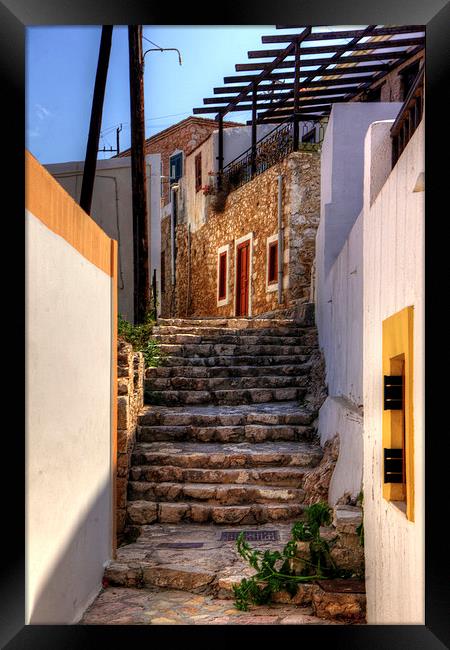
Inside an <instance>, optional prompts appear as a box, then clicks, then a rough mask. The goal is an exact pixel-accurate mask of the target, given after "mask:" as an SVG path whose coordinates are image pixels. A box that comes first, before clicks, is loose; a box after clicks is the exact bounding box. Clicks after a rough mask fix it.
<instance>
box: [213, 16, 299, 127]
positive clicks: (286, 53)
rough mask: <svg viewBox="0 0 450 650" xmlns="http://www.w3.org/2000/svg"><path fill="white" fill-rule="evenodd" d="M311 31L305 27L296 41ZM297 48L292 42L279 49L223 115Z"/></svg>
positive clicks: (226, 108)
mask: <svg viewBox="0 0 450 650" xmlns="http://www.w3.org/2000/svg"><path fill="white" fill-rule="evenodd" d="M310 33H311V26H307V27H305V29H304V31H303V34H301V35H300V36H299V37H297V39H296V42H300V41H301V40H302V39H303V38H306V37H307V36H308V35H309V34H310ZM294 49H295V44H294V43H290V44H289V45H288V46H287V47H286V48H285V49H284V50H279V54H278V55H277V56H276V58H275V59H274V60H273V61H272V63H270V64H269V65H268V66H267V67H266V68H265V69H264V70H263V71H262V72H261V73H260V74H259V75H258V76H257V77H256V78H255V79H254V81H253V82H252V83H250V84H249V85H248V87H247V89H246V90H243V91H242V92H240V93H239V95H238V96H237V97H236V99H234V100H233V101H232V102H230V104H229V105H228V106H227V107H225V109H223V115H225V114H226V113H228V111H229V110H231V108H232V107H233V106H234V105H235V104H236V103H238V102H240V101H241V100H242V99H244V98H245V97H246V96H247V95H248V93H249V92H250V91H251V90H252V89H253V87H254V84H255V83H256V84H258V83H259V82H260V81H262V80H263V79H264V78H265V77H266V76H267V75H268V74H269V73H270V72H272V70H274V69H275V68H276V67H277V66H278V64H279V63H281V62H282V61H283V60H284V59H285V58H286V57H287V56H289V54H290V53H291V52H292V51H293V50H294Z"/></svg>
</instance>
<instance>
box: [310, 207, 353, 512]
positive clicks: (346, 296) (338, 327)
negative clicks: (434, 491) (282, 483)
mask: <svg viewBox="0 0 450 650" xmlns="http://www.w3.org/2000/svg"><path fill="white" fill-rule="evenodd" d="M362 220H363V216H362V214H361V215H360V216H359V218H358V219H357V221H356V222H355V224H354V226H353V228H352V230H351V231H350V235H349V237H348V239H347V241H346V242H345V244H344V247H343V249H342V251H341V252H340V254H339V255H338V257H337V259H336V261H335V262H334V264H333V266H332V267H331V270H330V272H329V274H328V275H327V276H326V277H325V278H324V277H323V275H321V276H320V285H319V288H320V297H321V300H320V301H318V302H317V303H316V310H317V311H316V313H317V320H318V322H319V323H320V328H319V334H320V337H319V341H320V345H321V348H322V350H323V353H324V356H325V361H326V383H327V386H328V397H327V399H326V400H325V402H324V404H323V405H322V407H321V409H320V411H319V433H320V440H321V444H322V445H323V444H324V443H325V442H326V441H327V440H329V439H330V438H332V437H333V436H334V435H336V434H338V435H339V440H340V450H339V459H338V462H337V463H336V468H335V471H334V473H333V477H332V480H331V483H330V489H329V502H330V503H331V504H332V505H335V504H336V502H337V501H338V499H339V498H340V497H342V496H343V495H344V494H345V493H347V494H350V495H351V496H352V497H356V496H357V495H358V494H359V492H360V491H361V488H362V470H363V420H362V298H363V293H362V292H363V266H362V250H363V242H362V232H363V224H362ZM321 225H322V224H321ZM324 230H325V229H324V228H323V227H322V228H319V231H318V234H317V239H316V246H317V249H316V256H317V257H316V264H320V265H321V266H322V264H323V254H324V241H323V238H324Z"/></svg>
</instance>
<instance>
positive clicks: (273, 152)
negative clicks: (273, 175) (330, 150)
mask: <svg viewBox="0 0 450 650" xmlns="http://www.w3.org/2000/svg"><path fill="white" fill-rule="evenodd" d="M300 127H301V134H300V139H301V141H300V142H299V145H298V151H320V145H321V143H322V140H323V137H324V133H325V127H326V123H325V122H324V121H311V122H301V123H300ZM292 151H294V124H293V122H287V123H282V124H280V125H278V126H277V127H276V128H275V129H273V130H272V131H270V133H268V134H267V135H266V136H264V138H261V140H259V141H258V142H257V144H256V150H254V149H253V147H250V148H249V149H247V150H246V151H244V152H243V153H242V154H240V155H239V156H238V157H237V158H235V159H234V160H232V161H231V162H230V163H228V165H226V167H224V169H223V172H222V175H221V178H220V177H219V183H221V186H222V188H223V189H225V190H226V191H227V192H229V191H232V190H235V189H237V188H238V187H240V186H241V185H244V184H245V183H247V182H248V181H251V180H252V178H255V176H258V175H259V174H262V172H265V171H266V169H269V168H270V167H272V166H273V165H275V164H276V163H278V162H281V161H282V160H283V159H284V158H286V156H287V155H288V154H290V153H291V152H292Z"/></svg>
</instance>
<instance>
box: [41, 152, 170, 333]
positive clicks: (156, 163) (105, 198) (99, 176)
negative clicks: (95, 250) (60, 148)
mask: <svg viewBox="0 0 450 650" xmlns="http://www.w3.org/2000/svg"><path fill="white" fill-rule="evenodd" d="M146 163H147V164H146V174H147V205H148V217H149V223H148V226H149V240H150V250H149V274H150V284H151V282H152V277H153V269H155V268H156V278H157V286H158V305H161V286H160V284H161V275H160V266H161V172H160V169H161V156H160V154H148V155H147V156H146ZM45 167H46V169H47V170H48V171H49V172H50V174H52V175H53V176H54V177H55V178H56V180H57V181H58V182H59V183H60V184H61V185H62V186H63V187H64V189H65V190H66V191H67V192H68V193H69V194H70V195H71V196H72V197H73V198H74V199H75V200H76V201H79V198H80V192H81V185H82V181H83V167H84V162H83V161H81V162H67V163H56V164H51V165H45ZM116 191H117V200H116ZM91 217H92V218H93V219H94V221H95V222H96V223H98V225H99V226H100V227H101V228H102V229H103V230H104V231H105V232H106V234H107V235H108V236H109V237H111V238H112V239H116V240H117V241H118V244H119V313H121V314H122V315H123V316H124V317H125V318H126V319H127V320H129V321H132V320H133V313H134V306H133V305H134V302H133V301H134V299H133V286H134V274H133V206H132V190H131V158H130V157H123V158H110V159H108V160H98V161H97V171H96V175H95V183H94V192H93V197H92V211H91Z"/></svg>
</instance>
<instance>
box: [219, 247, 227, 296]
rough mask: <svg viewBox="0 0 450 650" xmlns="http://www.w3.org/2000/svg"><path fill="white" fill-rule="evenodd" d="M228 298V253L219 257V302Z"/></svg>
mask: <svg viewBox="0 0 450 650" xmlns="http://www.w3.org/2000/svg"><path fill="white" fill-rule="evenodd" d="M226 297H227V252H226V251H225V252H223V253H220V255H219V300H224V299H225V298H226Z"/></svg>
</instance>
